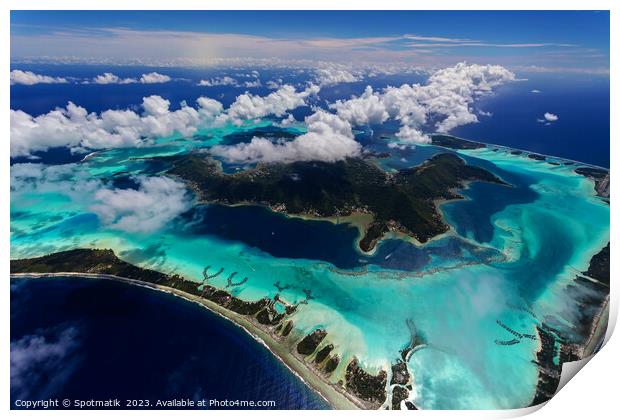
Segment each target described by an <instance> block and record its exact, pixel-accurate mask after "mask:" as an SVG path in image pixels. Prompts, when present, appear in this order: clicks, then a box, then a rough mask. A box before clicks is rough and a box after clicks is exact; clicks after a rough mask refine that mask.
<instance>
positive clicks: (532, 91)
mask: <svg viewBox="0 0 620 420" xmlns="http://www.w3.org/2000/svg"><path fill="white" fill-rule="evenodd" d="M530 92H531V93H542V91H540V90H538V89H532V90H531V91H530Z"/></svg>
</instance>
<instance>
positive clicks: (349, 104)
mask: <svg viewBox="0 0 620 420" xmlns="http://www.w3.org/2000/svg"><path fill="white" fill-rule="evenodd" d="M330 108H332V109H335V110H336V113H337V114H338V116H339V117H340V118H342V119H344V120H346V121H349V122H350V123H351V124H352V125H354V126H361V125H368V124H381V123H382V122H384V121H385V120H387V119H388V118H389V115H388V113H387V111H386V109H385V104H384V103H383V101H382V100H381V98H380V97H379V96H378V95H375V94H374V92H373V90H372V87H370V86H367V87H366V90H365V91H364V94H363V95H362V96H360V97H359V98H352V99H349V100H347V101H336V102H335V103H333V104H331V105H330Z"/></svg>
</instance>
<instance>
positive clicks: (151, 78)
mask: <svg viewBox="0 0 620 420" xmlns="http://www.w3.org/2000/svg"><path fill="white" fill-rule="evenodd" d="M170 80H172V79H171V78H170V76H166V75H165V74H160V73H157V72H152V73H146V74H143V75H142V77H140V83H145V84H151V83H166V82H169V81H170Z"/></svg>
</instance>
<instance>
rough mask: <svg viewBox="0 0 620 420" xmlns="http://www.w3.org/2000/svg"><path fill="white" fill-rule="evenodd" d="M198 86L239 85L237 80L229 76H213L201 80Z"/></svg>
mask: <svg viewBox="0 0 620 420" xmlns="http://www.w3.org/2000/svg"><path fill="white" fill-rule="evenodd" d="M198 86H239V81H238V80H237V79H234V78H232V77H230V76H224V77H215V78H213V79H209V80H201V81H200V82H198Z"/></svg>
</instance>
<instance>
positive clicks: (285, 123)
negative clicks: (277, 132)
mask: <svg viewBox="0 0 620 420" xmlns="http://www.w3.org/2000/svg"><path fill="white" fill-rule="evenodd" d="M294 124H297V120H296V119H295V117H293V114H288V116H287V117H286V118H283V119H282V121H280V123H279V125H280V127H290V126H292V125H294Z"/></svg>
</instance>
